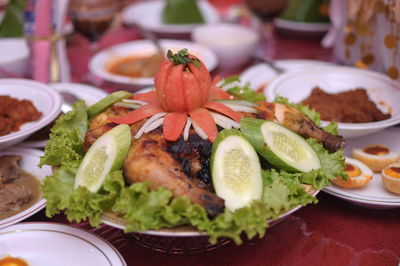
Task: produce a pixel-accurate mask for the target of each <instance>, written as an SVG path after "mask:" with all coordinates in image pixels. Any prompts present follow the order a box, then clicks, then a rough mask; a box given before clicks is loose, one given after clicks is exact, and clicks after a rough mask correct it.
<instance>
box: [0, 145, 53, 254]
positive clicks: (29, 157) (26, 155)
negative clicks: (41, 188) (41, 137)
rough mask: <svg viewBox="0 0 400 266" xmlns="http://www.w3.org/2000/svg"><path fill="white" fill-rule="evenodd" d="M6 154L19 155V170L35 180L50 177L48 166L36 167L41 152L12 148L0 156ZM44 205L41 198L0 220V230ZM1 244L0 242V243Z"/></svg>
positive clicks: (0, 154) (30, 214)
mask: <svg viewBox="0 0 400 266" xmlns="http://www.w3.org/2000/svg"><path fill="white" fill-rule="evenodd" d="M8 154H16V155H21V156H22V160H21V168H22V170H24V171H26V172H28V173H30V174H32V175H33V176H35V177H36V178H37V179H39V180H40V181H42V180H43V179H44V178H45V177H46V176H48V175H51V173H52V171H51V167H50V166H47V165H45V166H43V167H42V168H39V167H38V166H37V165H38V164H39V161H40V156H42V155H43V152H42V151H39V150H35V149H26V148H12V149H9V150H6V151H2V152H0V156H3V155H8ZM45 204H46V200H45V199H43V198H40V199H39V201H38V202H36V203H35V204H33V205H32V206H31V207H29V208H28V209H26V210H24V211H22V212H19V213H17V214H16V215H13V216H11V217H9V218H6V219H2V220H0V229H1V228H4V227H7V226H10V225H13V224H15V223H18V222H20V221H22V220H24V219H26V218H28V217H30V216H32V215H33V214H35V213H37V212H38V211H40V210H41V209H43V208H44V206H45ZM0 243H1V241H0ZM0 254H1V252H0Z"/></svg>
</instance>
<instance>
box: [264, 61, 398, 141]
mask: <svg viewBox="0 0 400 266" xmlns="http://www.w3.org/2000/svg"><path fill="white" fill-rule="evenodd" d="M316 86H319V87H320V88H321V89H322V90H324V91H326V92H328V93H338V92H343V91H348V90H352V89H356V88H364V89H365V90H366V91H367V93H368V95H369V97H370V98H371V100H372V101H374V102H375V103H376V105H377V106H378V108H380V109H381V110H382V111H383V112H385V113H387V112H390V113H391V115H392V117H391V118H390V119H386V120H382V121H378V122H371V123H338V125H339V132H340V134H341V135H343V136H344V137H345V138H356V137H361V136H365V135H369V134H372V133H374V132H378V131H380V130H383V129H385V128H387V127H390V126H393V125H396V124H398V123H400V105H399V102H400V84H399V83H398V82H396V81H393V80H391V79H390V78H388V77H387V76H385V75H383V74H380V73H377V72H374V71H369V70H364V69H358V68H354V67H344V66H318V67H317V68H316V67H308V68H304V69H301V70H296V71H291V72H288V73H284V74H282V75H281V76H279V77H278V78H277V79H275V80H274V81H273V82H272V83H271V84H270V86H269V87H268V89H267V90H266V92H265V93H266V96H267V98H268V99H269V100H273V99H274V98H275V96H276V95H281V96H284V97H287V98H288V99H289V100H290V101H291V102H294V103H299V102H301V101H302V100H304V99H305V98H307V97H308V96H309V95H310V93H311V91H312V89H313V88H315V87H316ZM326 124H327V122H323V125H326Z"/></svg>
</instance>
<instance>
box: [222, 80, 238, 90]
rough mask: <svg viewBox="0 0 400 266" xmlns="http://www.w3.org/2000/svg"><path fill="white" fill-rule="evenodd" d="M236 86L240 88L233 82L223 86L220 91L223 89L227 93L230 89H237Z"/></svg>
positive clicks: (236, 82)
mask: <svg viewBox="0 0 400 266" xmlns="http://www.w3.org/2000/svg"><path fill="white" fill-rule="evenodd" d="M238 86H240V83H239V81H234V82H231V83H228V84H226V85H225V86H223V87H221V89H223V90H224V91H227V90H229V89H232V88H234V87H238Z"/></svg>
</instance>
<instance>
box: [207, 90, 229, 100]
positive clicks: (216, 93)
mask: <svg viewBox="0 0 400 266" xmlns="http://www.w3.org/2000/svg"><path fill="white" fill-rule="evenodd" d="M209 98H210V100H228V99H233V96H232V95H230V94H229V93H227V92H226V91H224V90H222V89H220V88H218V87H211V89H210V97H209Z"/></svg>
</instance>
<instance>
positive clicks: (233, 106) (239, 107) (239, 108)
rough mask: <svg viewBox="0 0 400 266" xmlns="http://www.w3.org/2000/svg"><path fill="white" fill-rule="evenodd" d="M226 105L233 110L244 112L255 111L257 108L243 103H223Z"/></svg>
mask: <svg viewBox="0 0 400 266" xmlns="http://www.w3.org/2000/svg"><path fill="white" fill-rule="evenodd" d="M223 104H224V105H226V106H227V107H229V108H231V109H232V110H233V111H235V112H246V113H257V110H256V109H254V108H253V107H249V106H245V105H236V104H227V103H223Z"/></svg>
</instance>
